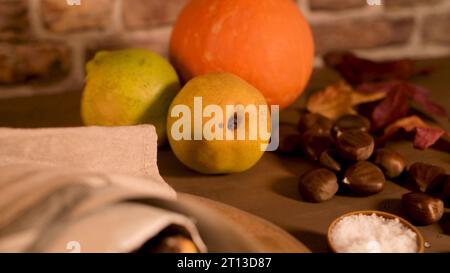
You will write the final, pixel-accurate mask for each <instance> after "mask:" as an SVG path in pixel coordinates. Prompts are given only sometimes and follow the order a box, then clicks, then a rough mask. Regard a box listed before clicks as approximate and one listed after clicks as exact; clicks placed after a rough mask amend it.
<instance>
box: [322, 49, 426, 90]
mask: <svg viewBox="0 0 450 273" xmlns="http://www.w3.org/2000/svg"><path fill="white" fill-rule="evenodd" d="M324 62H325V64H326V65H327V66H328V67H331V68H333V69H335V70H336V71H338V72H339V73H340V74H341V76H342V77H343V78H344V79H345V80H346V81H347V82H349V83H350V84H352V85H358V84H361V83H364V82H381V81H389V80H407V79H409V78H411V77H413V76H415V75H417V74H424V73H429V72H430V71H431V69H429V68H425V69H416V68H415V67H414V62H413V61H411V60H408V59H402V60H395V61H384V62H375V61H372V60H368V59H364V58H360V57H357V56H356V55H354V54H353V53H350V52H330V53H328V54H326V55H325V56H324Z"/></svg>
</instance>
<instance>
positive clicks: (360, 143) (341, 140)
mask: <svg viewBox="0 0 450 273" xmlns="http://www.w3.org/2000/svg"><path fill="white" fill-rule="evenodd" d="M374 146H375V141H374V139H373V137H372V136H371V135H369V134H368V133H366V132H363V131H360V130H357V129H356V130H355V129H353V130H349V131H345V132H343V133H342V134H340V135H339V136H338V137H337V139H336V148H337V150H338V152H339V154H340V155H341V156H342V157H344V158H347V159H350V160H355V161H363V160H367V159H368V158H369V157H370V156H371V155H372V153H373V149H374Z"/></svg>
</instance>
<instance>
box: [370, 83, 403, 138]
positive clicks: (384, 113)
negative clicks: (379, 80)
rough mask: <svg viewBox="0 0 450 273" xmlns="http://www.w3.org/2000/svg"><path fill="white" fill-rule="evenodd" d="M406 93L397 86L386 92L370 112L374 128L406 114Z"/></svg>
mask: <svg viewBox="0 0 450 273" xmlns="http://www.w3.org/2000/svg"><path fill="white" fill-rule="evenodd" d="M408 110H409V104H408V93H407V92H406V91H405V90H404V89H403V88H399V89H397V90H395V91H391V92H389V93H388V95H387V97H386V98H385V99H384V100H382V101H381V102H380V103H379V104H378V105H377V106H376V107H375V109H374V110H373V112H372V123H373V124H372V126H373V128H374V130H378V129H381V128H383V127H385V126H387V125H389V124H391V123H392V122H394V121H396V120H398V119H400V118H402V117H405V116H406V115H407V114H408Z"/></svg>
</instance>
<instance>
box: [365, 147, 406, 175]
mask: <svg viewBox="0 0 450 273" xmlns="http://www.w3.org/2000/svg"><path fill="white" fill-rule="evenodd" d="M373 162H374V163H375V164H376V165H378V167H380V168H381V170H382V171H383V172H384V174H385V175H386V176H387V177H389V178H397V177H398V176H400V174H401V173H402V172H403V170H404V169H405V165H406V163H405V159H404V158H403V156H401V155H400V154H399V153H397V152H394V151H391V150H388V149H378V150H376V151H375V154H374V159H373Z"/></svg>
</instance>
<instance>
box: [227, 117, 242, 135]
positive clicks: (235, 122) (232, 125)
mask: <svg viewBox="0 0 450 273" xmlns="http://www.w3.org/2000/svg"><path fill="white" fill-rule="evenodd" d="M239 123H240V122H239V116H238V114H237V113H234V115H233V116H231V117H230V118H229V119H228V124H227V128H228V130H230V131H233V130H236V129H237V128H238V126H239Z"/></svg>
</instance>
